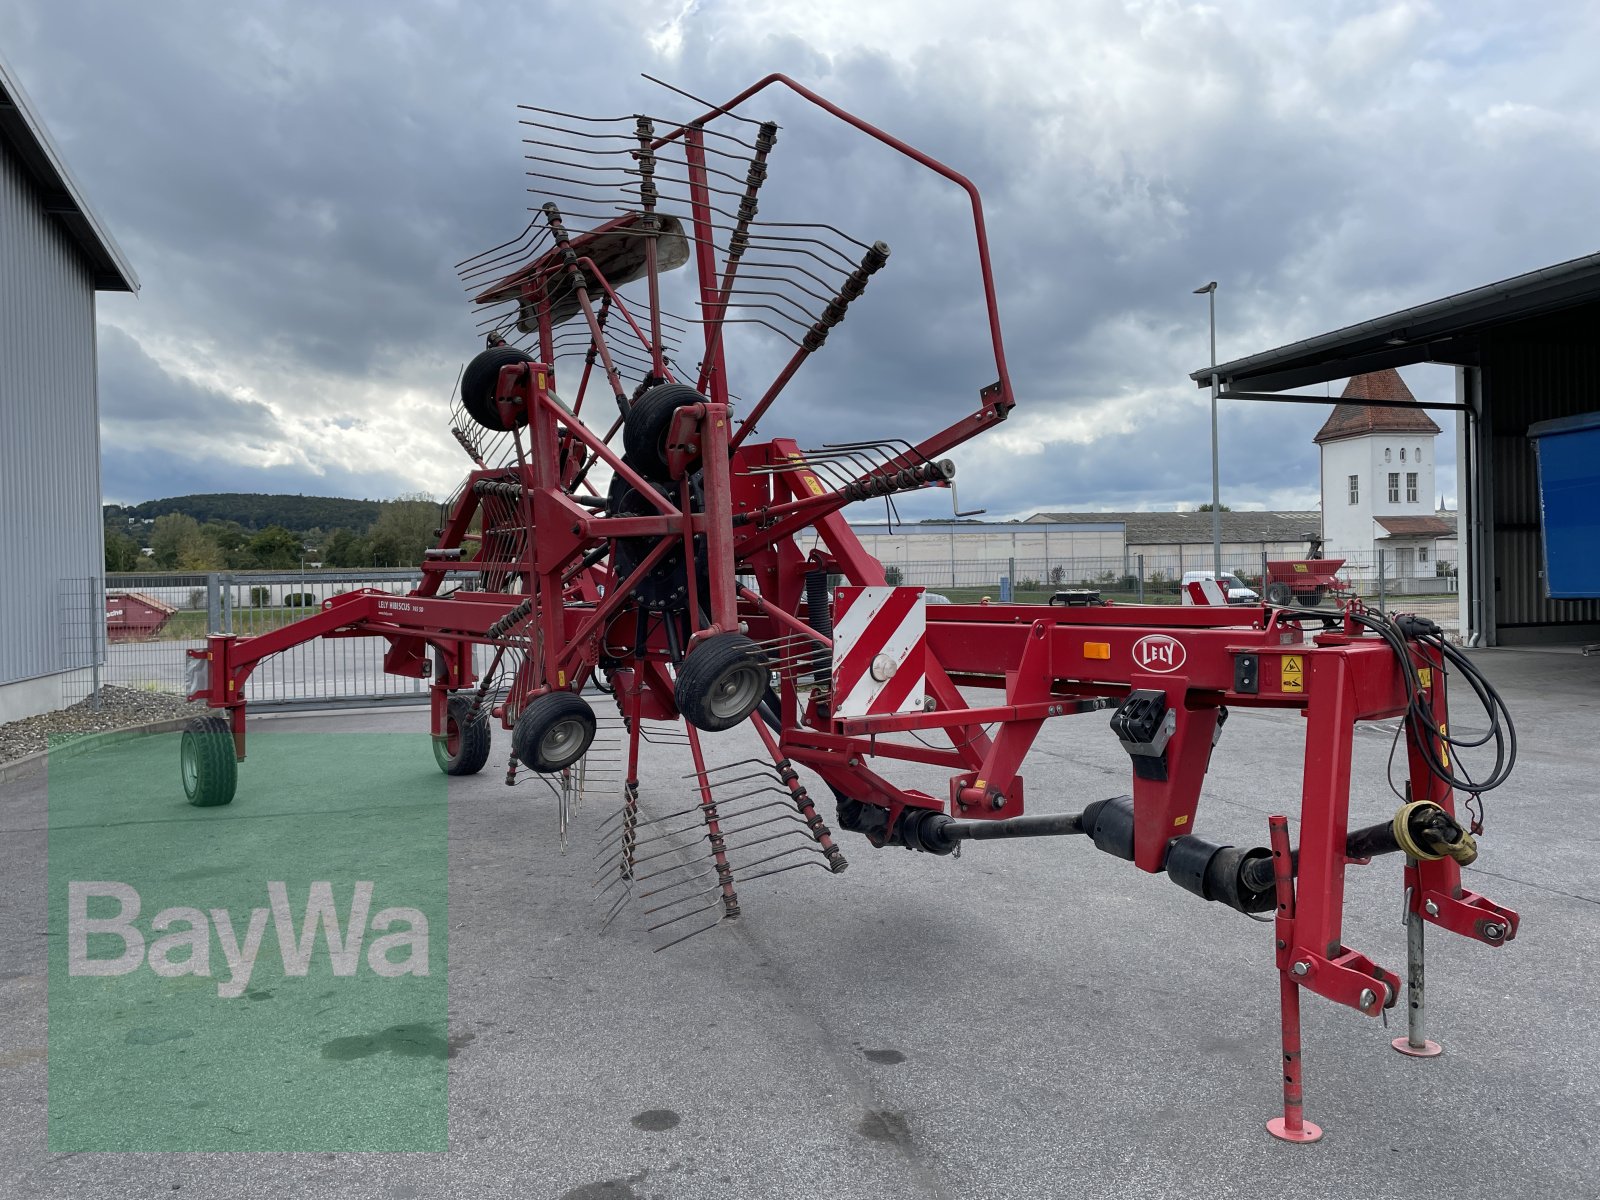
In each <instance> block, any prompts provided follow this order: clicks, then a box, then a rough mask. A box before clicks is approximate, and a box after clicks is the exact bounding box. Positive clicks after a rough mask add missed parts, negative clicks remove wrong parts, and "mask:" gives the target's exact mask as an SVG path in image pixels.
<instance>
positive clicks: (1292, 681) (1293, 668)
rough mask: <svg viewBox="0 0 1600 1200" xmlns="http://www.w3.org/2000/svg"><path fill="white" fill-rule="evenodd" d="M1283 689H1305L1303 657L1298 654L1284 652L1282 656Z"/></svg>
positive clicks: (1290, 690) (1300, 690) (1297, 690)
mask: <svg viewBox="0 0 1600 1200" xmlns="http://www.w3.org/2000/svg"><path fill="white" fill-rule="evenodd" d="M1283 690H1284V691H1286V692H1303V691H1305V690H1306V668H1305V658H1304V657H1303V656H1301V655H1299V654H1285V655H1284V656H1283Z"/></svg>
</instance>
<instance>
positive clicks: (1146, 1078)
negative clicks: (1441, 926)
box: [0, 651, 1600, 1200]
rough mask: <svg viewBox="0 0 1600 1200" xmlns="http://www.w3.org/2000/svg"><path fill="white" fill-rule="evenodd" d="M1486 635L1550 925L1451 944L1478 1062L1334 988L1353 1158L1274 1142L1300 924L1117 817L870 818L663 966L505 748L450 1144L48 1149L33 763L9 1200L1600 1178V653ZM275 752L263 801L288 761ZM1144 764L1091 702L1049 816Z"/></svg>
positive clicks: (457, 794) (1360, 881) (1312, 1084)
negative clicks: (898, 840)
mask: <svg viewBox="0 0 1600 1200" xmlns="http://www.w3.org/2000/svg"><path fill="white" fill-rule="evenodd" d="M1477 660H1478V661H1479V662H1480V663H1481V664H1482V665H1483V667H1484V668H1485V669H1486V670H1487V671H1488V673H1489V674H1490V676H1491V677H1492V678H1493V679H1494V680H1495V681H1496V683H1497V684H1498V686H1499V687H1500V688H1501V690H1502V691H1503V693H1504V694H1505V697H1506V700H1507V703H1508V704H1509V705H1510V707H1511V709H1512V712H1513V713H1514V715H1515V717H1516V719H1517V722H1518V732H1519V737H1520V745H1521V756H1520V760H1519V764H1518V769H1517V771H1516V773H1515V774H1514V775H1513V777H1512V779H1511V781H1510V782H1509V783H1508V784H1507V785H1506V786H1505V787H1503V788H1501V789H1500V790H1499V791H1497V792H1495V793H1492V794H1490V796H1489V797H1488V800H1487V804H1486V808H1487V820H1488V831H1487V834H1486V836H1485V837H1484V838H1483V840H1482V847H1483V855H1482V858H1481V859H1480V862H1479V864H1478V865H1477V866H1476V867H1474V868H1472V869H1470V870H1469V872H1468V877H1469V878H1468V886H1470V887H1472V888H1473V889H1474V890H1477V891H1480V892H1482V893H1484V894H1486V895H1488V896H1489V897H1491V898H1493V899H1495V900H1498V901H1500V902H1502V903H1504V904H1507V905H1510V906H1511V907H1513V908H1516V909H1518V910H1519V911H1520V912H1521V914H1522V920H1523V924H1522V931H1521V934H1520V936H1519V937H1518V938H1517V939H1516V941H1515V942H1513V943H1512V944H1510V945H1509V946H1507V947H1505V948H1503V949H1499V950H1491V949H1489V948H1487V947H1485V946H1481V945H1479V944H1476V943H1469V942H1467V941H1465V940H1463V939H1460V938H1454V937H1451V936H1449V935H1446V934H1443V933H1440V932H1434V933H1433V934H1432V936H1431V937H1430V941H1429V983H1430V991H1429V1002H1430V1013H1429V1015H1430V1017H1431V1029H1430V1032H1431V1033H1432V1034H1433V1036H1435V1037H1436V1038H1438V1040H1440V1041H1441V1042H1442V1043H1443V1044H1444V1046H1445V1054H1444V1055H1443V1057H1441V1058H1437V1059H1433V1060H1429V1061H1413V1060H1409V1059H1405V1058H1402V1057H1401V1056H1400V1055H1398V1054H1396V1053H1394V1052H1393V1051H1392V1050H1391V1049H1390V1047H1389V1039H1390V1038H1391V1037H1393V1036H1395V1035H1396V1034H1397V1033H1399V1032H1402V1029H1401V1028H1400V1027H1399V1023H1398V1022H1396V1021H1391V1028H1389V1029H1387V1030H1385V1029H1384V1028H1383V1027H1382V1026H1381V1025H1380V1024H1379V1023H1378V1022H1376V1021H1374V1020H1371V1019H1368V1018H1364V1017H1361V1016H1359V1015H1357V1014H1355V1013H1354V1012H1352V1011H1350V1010H1347V1009H1335V1008H1334V1007H1333V1006H1331V1005H1329V1004H1327V1003H1326V1002H1323V1001H1321V1000H1319V999H1317V998H1316V997H1308V998H1307V1001H1306V1005H1305V1035H1306V1050H1305V1064H1306V1079H1307V1115H1308V1116H1309V1117H1310V1118H1311V1119H1313V1120H1315V1121H1317V1122H1319V1123H1321V1124H1322V1125H1323V1126H1324V1128H1325V1129H1326V1130H1327V1136H1326V1137H1325V1139H1324V1140H1323V1141H1322V1142H1321V1143H1319V1144H1317V1145H1313V1146H1290V1145H1285V1144H1282V1143H1279V1142H1276V1141H1274V1140H1272V1139H1271V1138H1269V1137H1268V1136H1267V1134H1266V1133H1265V1131H1264V1129H1263V1123H1264V1121H1265V1120H1266V1119H1267V1118H1268V1117H1269V1116H1272V1115H1273V1114H1274V1112H1275V1111H1276V1105H1277V1104H1278V1102H1279V1098H1280V1091H1279V1080H1278V1073H1277V1060H1278V1050H1277V1028H1276V1026H1277V1015H1278V1014H1277V987H1276V976H1275V974H1274V972H1273V969H1272V950H1271V941H1270V928H1269V927H1268V926H1264V925H1259V924H1253V923H1251V922H1250V921H1248V920H1246V919H1245V918H1244V917H1242V916H1240V915H1238V914H1235V913H1233V912H1230V911H1228V910H1225V909H1222V908H1221V907H1220V906H1218V905H1214V904H1205V903H1203V902H1201V901H1199V900H1198V899H1196V898H1194V897H1192V896H1189V895H1188V894H1186V893H1183V892H1180V891H1178V890H1177V889H1176V888H1174V887H1172V886H1171V885H1170V884H1169V883H1168V882H1166V880H1165V879H1164V878H1150V877H1147V876H1143V875H1140V874H1139V873H1137V872H1136V871H1134V870H1133V868H1132V867H1131V865H1130V864H1127V863H1124V862H1120V861H1117V860H1115V859H1111V858H1108V857H1107V856H1105V855H1102V854H1099V853H1097V852H1096V851H1095V850H1094V848H1093V847H1092V846H1090V845H1088V844H1087V843H1086V842H1085V841H1084V840H1083V839H1078V838H1067V839H1056V840H1038V841H1030V842H1016V843H1011V844H985V845H978V846H972V847H969V849H968V850H967V852H966V853H965V854H964V855H963V856H962V857H961V858H960V859H959V860H951V859H934V858H928V857H925V856H921V855H916V854H912V853H909V852H905V851H901V850H892V851H879V852H874V851H873V850H871V849H870V847H868V846H867V845H866V844H865V842H864V841H862V840H861V839H860V838H858V837H854V836H847V838H846V840H845V842H844V844H845V846H846V849H847V852H848V853H849V854H850V857H851V860H852V866H851V868H850V870H849V871H848V872H847V873H846V874H844V875H842V876H839V877H832V876H827V875H825V874H824V873H822V872H820V871H815V872H812V871H795V872H790V873H789V874H787V875H782V876H778V877H776V878H775V879H773V880H765V881H761V882H759V883H756V884H752V885H749V886H747V887H745V888H744V889H742V891H741V898H742V900H743V903H744V916H743V918H742V919H741V920H740V921H738V922H736V923H730V924H727V925H724V926H722V927H720V928H718V929H715V930H713V931H711V932H709V933H706V934H704V935H702V936H699V937H696V938H694V939H692V940H690V941H688V942H686V943H684V944H683V945H680V946H677V947H675V948H673V949H671V950H668V951H666V952H664V953H660V954H652V953H651V952H650V950H649V944H650V943H649V941H648V940H647V938H646V937H645V935H644V934H643V933H642V931H641V929H640V923H639V921H638V920H637V919H636V917H635V916H634V915H633V914H631V913H628V914H624V916H623V917H621V918H620V919H619V920H618V922H617V923H616V924H615V925H614V926H613V927H612V928H611V930H610V931H609V932H607V933H606V934H605V935H604V936H599V935H597V932H596V927H597V925H598V922H599V913H598V912H597V910H596V909H595V907H594V906H593V905H592V904H591V902H590V900H589V894H590V877H591V869H590V846H591V845H592V842H591V841H590V836H591V835H590V832H589V831H590V830H592V828H593V826H594V825H595V824H596V823H597V822H598V821H599V820H600V819H601V818H602V816H604V815H607V814H608V812H609V809H610V806H609V805H606V804H602V803H599V802H595V801H591V803H590V805H589V807H588V808H587V809H586V811H585V812H583V813H582V814H581V815H580V817H579V819H578V822H577V825H576V827H575V829H574V832H573V840H572V842H571V844H570V846H569V848H568V850H567V851H566V853H564V854H563V853H562V851H561V848H560V846H559V844H558V839H557V836H556V814H555V811H554V805H553V803H552V801H551V799H550V797H549V795H548V794H547V793H546V792H545V790H544V789H543V788H540V787H537V786H533V787H518V788H515V789H508V788H506V787H504V786H503V784H502V782H501V778H500V774H499V772H498V771H497V770H496V767H497V766H498V764H499V763H500V762H501V761H502V753H503V751H504V749H505V745H506V743H505V740H504V735H501V736H500V740H499V741H497V743H496V753H495V755H494V757H493V759H492V760H491V765H490V768H489V769H488V770H486V771H485V772H484V773H483V774H482V775H479V776H476V777H473V778H470V779H466V780H462V781H459V782H455V783H452V785H451V789H450V794H449V809H450V817H449V866H450V891H449V907H450V915H449V926H450V945H449V964H450V970H449V987H450V1030H449V1032H450V1035H451V1043H452V1044H453V1045H455V1046H458V1047H459V1050H458V1052H457V1053H456V1054H455V1056H454V1057H453V1058H451V1060H450V1063H449V1070H450V1074H449V1114H450V1115H449V1143H450V1150H449V1151H448V1153H440V1154H311V1153H306V1154H267V1153H258V1154H230V1155H225V1154H211V1155H202V1154H159V1155H158V1154H87V1153H82V1154H51V1153H48V1152H47V1150H46V1147H45V1126H46V1104H45V1100H46V1063H45V1060H44V1047H45V1041H46V1033H45V990H46V989H45V986H44V972H45V944H46V943H45V938H44V937H43V936H42V934H43V931H44V929H45V912H44V906H45V879H44V861H45V838H44V832H43V827H44V824H45V821H44V803H45V801H44V781H43V779H42V778H38V777H36V778H35V779H32V780H20V781H16V782H13V783H11V784H6V785H0V786H3V787H4V789H5V790H4V792H3V799H0V872H3V877H4V879H5V880H6V884H7V886H6V887H5V889H4V894H3V895H0V953H3V956H4V957H3V961H0V1196H5V1197H35V1196H37V1197H63V1198H66V1197H70V1198H72V1200H92V1198H99V1197H106V1198H111V1197H115V1198H117V1200H124V1198H135V1197H155V1196H163V1197H166V1196H186V1197H187V1196H192V1197H238V1198H248V1197H275V1198H276V1197H300V1196H309V1197H340V1198H342V1197H362V1198H366V1197H371V1198H374V1200H408V1198H432V1197H462V1198H468V1197H471V1198H473V1200H478V1198H490V1197H495V1198H498V1197H505V1198H507V1200H512V1198H515V1200H528V1198H542V1197H549V1198H552V1200H554V1198H563V1200H637V1198H644V1197H692V1198H696V1200H701V1198H706V1200H709V1198H718V1197H730V1198H733V1197H737V1198H740V1200H748V1198H749V1197H753V1196H764V1197H791V1196H792V1197H802V1196H805V1197H810V1196H828V1197H873V1198H888V1197H930V1196H939V1197H1006V1198H1022V1197H1064V1196H1071V1197H1122V1196H1174V1197H1176V1196H1183V1197H1193V1196H1206V1197H1216V1198H1221V1197H1234V1196H1237V1197H1245V1198H1248V1200H1261V1198H1263V1197H1271V1196H1299V1197H1322V1196H1326V1197H1348V1196H1361V1197H1364V1198H1373V1200H1376V1198H1379V1197H1394V1198H1396V1200H1399V1198H1402V1197H1403V1198H1406V1200H1422V1198H1426V1197H1450V1198H1452V1200H1457V1198H1459V1200H1466V1198H1471V1197H1486V1198H1487V1197H1495V1198H1499V1197H1513V1196H1515V1197H1522V1196H1536V1195H1549V1196H1573V1197H1577V1196H1594V1195H1597V1194H1600V1181H1597V1180H1600V1144H1597V1139H1600V1029H1597V1028H1596V1025H1595V1018H1594V1013H1595V1008H1594V1004H1595V996H1596V988H1595V985H1596V983H1597V977H1600V972H1597V970H1596V968H1595V966H1594V965H1593V964H1592V963H1591V961H1590V959H1589V954H1590V953H1591V952H1593V951H1596V950H1597V949H1600V887H1597V885H1596V884H1595V883H1594V881H1593V880H1594V870H1593V867H1592V864H1591V863H1590V861H1589V859H1588V851H1589V850H1590V849H1592V848H1593V847H1594V846H1595V844H1596V838H1595V836H1594V835H1593V834H1592V833H1591V832H1590V831H1589V830H1588V827H1587V826H1586V825H1585V824H1584V823H1583V822H1584V819H1585V814H1586V813H1587V812H1588V810H1589V806H1590V804H1591V803H1592V799H1593V796H1594V793H1595V787H1594V783H1593V780H1594V774H1593V773H1594V772H1595V771H1597V770H1600V738H1597V736H1596V733H1597V730H1600V720H1597V717H1600V712H1597V706H1600V658H1589V659H1586V658H1581V657H1579V656H1578V655H1577V654H1576V653H1560V652H1543V653H1541V652H1532V651H1488V652H1483V653H1480V654H1478V655H1477ZM1454 699H1455V703H1456V705H1457V711H1456V713H1455V716H1456V723H1455V728H1456V729H1457V731H1463V730H1466V729H1469V728H1472V727H1474V726H1477V725H1478V724H1479V723H1480V722H1479V721H1478V717H1477V714H1476V713H1475V712H1473V711H1472V710H1471V708H1470V705H1469V695H1468V692H1467V689H1466V688H1465V687H1458V688H1457V689H1456V691H1455V693H1454ZM424 721H425V718H424V717H423V715H422V713H421V712H420V711H417V710H400V711H395V710H388V711H374V712H368V713H360V714H342V715H337V716H332V717H328V716H321V717H307V716H296V717H275V718H267V719H263V720H262V721H260V722H259V723H258V724H259V726H260V727H261V728H267V727H269V726H270V727H273V728H277V729H299V728H303V729H321V730H326V729H329V728H334V727H337V728H344V729H358V728H366V729H415V730H417V731H418V736H419V737H420V736H421V731H422V729H423V725H424ZM1301 730H1302V723H1301V721H1300V720H1299V718H1297V717H1296V716H1294V715H1291V714H1286V713H1246V712H1241V713H1237V714H1236V715H1235V717H1234V719H1233V720H1231V721H1230V722H1229V724H1228V726H1227V730H1226V733H1225V735H1224V738H1223V741H1222V744H1221V746H1220V747H1219V749H1218V752H1217V754H1216V756H1215V761H1214V764H1213V768H1212V771H1211V775H1210V778H1209V781H1208V784H1207V787H1206V793H1205V799H1204V802H1203V803H1202V806H1201V812H1200V817H1199V821H1198V826H1199V828H1198V832H1201V833H1203V834H1206V835H1209V836H1212V837H1214V838H1216V839H1218V840H1223V841H1237V842H1240V843H1250V844H1256V843H1260V842H1262V841H1264V840H1265V833H1266V817H1267V814H1269V813H1271V812H1274V811H1288V812H1290V813H1291V814H1293V813H1294V812H1295V811H1296V810H1297V803H1296V801H1295V800H1294V797H1295V795H1296V794H1297V792H1298V781H1299V772H1300V765H1301V755H1302V751H1301V738H1302V733H1301ZM1391 738H1392V731H1391V730H1386V729H1383V728H1381V727H1376V728H1368V729H1363V730H1362V731H1361V732H1360V734H1359V735H1358V748H1357V754H1358V759H1357V764H1356V781H1355V785H1354V796H1355V799H1354V802H1353V805H1352V824H1355V823H1358V822H1359V823H1366V822H1368V821H1371V820H1375V819H1379V818H1381V817H1382V816H1385V815H1387V814H1388V813H1389V812H1391V811H1392V810H1393V808H1394V801H1393V798H1392V796H1391V795H1390V793H1389V790H1388V787H1387V785H1386V783H1385V782H1384V770H1385V760H1386V758H1387V754H1388V750H1389V746H1390V742H1391ZM711 740H712V742H713V743H714V754H715V761H731V760H734V759H737V758H740V757H744V756H745V754H746V753H748V752H749V751H750V749H751V746H750V745H747V744H746V735H745V734H742V733H741V734H732V735H723V736H721V737H718V738H714V739H711ZM680 753H681V752H679V751H676V750H673V749H670V748H668V749H666V750H664V752H662V753H659V754H652V755H649V756H648V758H649V762H648V766H647V769H646V771H645V773H644V786H643V792H644V795H645V797H646V800H647V802H649V803H657V804H661V803H667V802H670V801H671V800H672V799H673V798H678V797H681V796H682V786H683V781H682V779H681V776H682V774H683V771H684V770H685V769H686V768H685V766H684V764H683V763H682V762H681V761H680V758H679V754H680ZM250 766H251V764H250V763H249V762H248V761H247V762H246V764H244V767H243V775H242V781H241V792H240V799H239V801H237V802H236V803H239V804H245V803H248V802H249V799H250V792H251V789H252V788H253V787H261V786H264V785H265V781H262V780H260V779H252V777H251V774H250ZM895 777H896V778H897V779H906V780H908V781H910V780H912V779H920V780H922V781H923V786H929V785H933V784H935V782H936V775H935V773H933V772H919V771H916V770H913V771H911V772H896V774H895ZM1127 778H1128V765H1127V760H1126V757H1125V756H1124V755H1123V753H1122V751H1121V750H1120V749H1119V748H1118V747H1117V745H1116V743H1115V741H1114V739H1113V738H1112V736H1111V735H1110V733H1109V732H1108V731H1107V730H1106V728H1105V722H1104V717H1103V715H1102V716H1089V717H1084V718H1080V719H1077V720H1076V721H1074V720H1063V721H1057V722H1053V723H1052V724H1051V725H1050V726H1048V727H1047V729H1046V732H1045V734H1044V735H1043V736H1042V737H1041V739H1040V743H1039V745H1038V747H1037V748H1036V750H1035V752H1034V754H1033V756H1032V758H1031V759H1030V762H1029V769H1028V783H1029V796H1030V807H1031V808H1032V810H1033V811H1051V810H1068V809H1075V808H1077V807H1079V806H1081V805H1082V804H1083V803H1084V802H1085V801H1087V800H1091V799H1095V798H1098V797H1102V796H1107V795H1114V794H1117V793H1121V792H1125V791H1126V790H1127V789H1128V783H1127ZM273 786H278V787H284V786H288V787H292V786H294V784H293V781H292V780H278V781H275V782H274V783H273ZM352 786H353V787H358V786H359V783H358V782H356V781H353V782H352ZM829 815H830V816H831V814H829ZM1400 906H1401V883H1400V869H1399V863H1398V862H1397V861H1395V860H1393V859H1383V860H1379V861H1378V862H1377V863H1375V864H1373V865H1371V866H1367V867H1362V868H1353V869H1352V870H1351V871H1350V882H1349V888H1348V898H1347V914H1346V925H1345V938H1346V942H1347V944H1349V945H1351V946H1353V947H1356V948H1359V949H1362V950H1364V951H1366V952H1367V953H1368V954H1370V955H1371V956H1373V957H1374V958H1376V959H1378V960H1379V961H1380V962H1382V963H1384V964H1385V965H1387V966H1389V967H1391V968H1396V969H1399V970H1401V971H1402V972H1403V970H1404V953H1405V951H1404V945H1405V941H1404V931H1403V929H1402V927H1401V924H1400V919H1399V914H1400ZM1400 1012H1401V1010H1399V1009H1397V1010H1396V1015H1398V1014H1399V1013H1400ZM361 1061H368V1060H361ZM361 1061H357V1062H355V1063H352V1064H351V1065H350V1067H349V1068H348V1069H352V1070H356V1069H364V1068H363V1067H362V1065H361Z"/></svg>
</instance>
